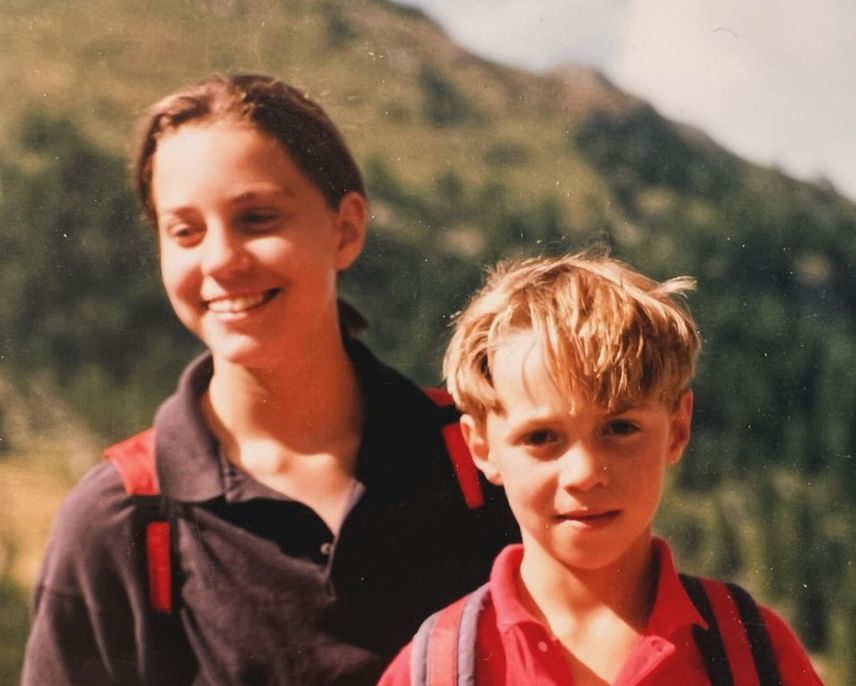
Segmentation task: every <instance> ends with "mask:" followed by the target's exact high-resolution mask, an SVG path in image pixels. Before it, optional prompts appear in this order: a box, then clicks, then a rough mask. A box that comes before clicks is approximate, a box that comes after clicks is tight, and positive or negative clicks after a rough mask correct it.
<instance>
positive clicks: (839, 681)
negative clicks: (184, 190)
mask: <svg viewBox="0 0 856 686" xmlns="http://www.w3.org/2000/svg"><path fill="white" fill-rule="evenodd" d="M238 70H240V71H257V72H271V73H275V74H277V75H279V76H281V77H282V78H284V79H286V80H289V81H291V82H292V83H295V84H297V85H299V86H301V87H303V88H304V89H306V90H307V91H308V92H309V93H310V94H311V95H312V96H313V97H315V98H316V99H317V100H319V101H320V102H321V103H322V104H323V105H324V106H325V107H326V108H327V109H328V110H329V112H330V114H331V115H332V117H333V119H334V120H335V121H336V122H337V123H338V124H339V125H340V127H341V129H342V130H343V133H344V134H345V137H346V138H347V140H348V141H349V143H350V144H351V146H352V147H353V149H354V151H355V153H356V154H357V157H358V159H359V160H360V162H361V164H362V167H363V170H364V172H365V175H366V179H367V182H368V186H369V189H370V193H371V215H372V227H371V228H372V235H371V238H370V241H369V244H368V246H367V249H366V253H365V255H364V256H363V258H361V260H360V262H359V263H358V265H357V266H356V267H355V268H354V269H353V270H352V271H351V273H349V274H347V275H346V276H345V278H344V283H343V285H344V289H345V292H346V293H347V294H348V297H349V299H350V300H351V301H352V302H353V303H354V304H355V305H357V306H358V308H359V309H360V310H361V311H363V312H364V313H365V314H366V315H367V318H368V319H369V321H370V329H369V331H368V332H367V334H366V336H365V338H366V339H367V340H368V342H369V343H370V344H372V345H373V346H374V347H375V348H376V350H377V351H378V352H379V353H380V354H381V355H382V356H383V357H385V358H386V359H387V360H388V361H390V362H392V363H394V364H396V365H397V366H399V367H400V368H402V369H403V370H404V371H406V372H407V373H409V374H410V375H411V376H413V377H415V378H417V379H419V380H421V381H425V382H432V381H433V382H436V381H437V361H438V359H439V355H440V352H441V350H442V348H443V345H444V342H445V334H446V329H447V322H448V316H449V315H450V314H451V313H452V312H454V311H455V310H456V309H458V308H459V307H460V306H461V305H462V304H463V303H464V302H465V299H466V296H467V294H468V293H469V292H470V291H471V290H472V288H473V287H474V286H475V285H476V284H477V283H478V281H479V278H480V273H481V268H482V266H483V265H486V264H490V263H492V262H494V261H495V260H496V259H498V258H501V257H505V256H510V255H521V254H526V255H531V254H541V253H554V252H563V251H567V250H575V249H578V248H580V247H584V246H587V245H589V244H590V243H591V242H592V241H598V242H600V243H602V244H605V245H607V246H609V247H610V248H611V250H612V252H613V254H615V255H616V256H618V257H621V258H623V259H627V260H628V261H630V262H631V263H633V264H635V265H636V266H638V267H640V268H641V269H642V270H643V271H646V272H648V273H651V274H652V275H654V276H657V277H668V276H674V275H678V274H692V275H694V276H696V277H697V278H698V280H699V292H698V293H697V294H696V295H694V296H693V298H692V300H691V304H692V306H693V310H694V313H695V314H696V317H697V319H698V321H699V324H700V327H701V330H702V333H703V336H704V345H705V348H704V351H703V355H702V360H701V366H700V374H699V378H698V381H697V383H696V386H695V387H696V396H697V401H696V402H697V415H696V420H695V422H694V441H693V446H692V448H691V450H690V451H689V453H688V455H687V456H686V458H685V459H684V461H683V463H682V466H681V468H680V472H679V473H678V474H677V477H676V479H675V482H674V484H673V485H672V489H671V491H670V494H669V495H668V496H667V503H666V505H665V507H664V512H663V514H662V517H661V518H660V520H659V527H660V529H661V531H663V532H666V533H668V534H669V535H670V536H671V537H672V538H673V540H674V541H675V542H676V545H677V548H678V552H679V559H680V560H681V562H682V563H683V565H684V566H685V567H686V568H687V569H688V570H690V571H694V572H698V573H706V574H711V575H727V576H730V577H732V578H735V579H736V580H738V581H740V582H741V583H743V584H745V585H747V586H748V587H749V588H751V589H752V590H753V591H754V592H756V593H757V594H758V595H759V596H760V597H761V598H763V599H764V600H765V601H767V602H769V603H771V604H773V605H774V606H775V607H776V608H777V609H778V610H780V611H781V612H782V613H783V614H784V615H785V616H787V617H788V618H789V619H790V620H791V621H792V622H793V623H794V625H795V626H796V627H797V628H798V629H799V631H800V633H801V636H802V637H803V639H804V640H805V641H806V643H807V645H808V646H809V647H810V648H811V650H812V651H813V652H814V653H815V654H816V655H817V657H818V664H819V665H821V666H822V667H823V668H825V671H824V676H825V679H826V680H827V682H828V683H829V684H832V685H833V686H835V685H838V686H843V685H846V684H856V658H854V654H856V651H853V650H852V645H853V643H854V641H856V544H854V542H853V535H852V533H850V531H849V528H850V525H851V524H852V522H853V521H854V514H855V513H856V512H855V511H856V495H854V494H856V459H854V454H856V416H854V408H856V374H854V373H853V370H854V368H856V335H854V334H856V269H854V265H856V241H854V236H856V205H854V203H853V202H851V201H849V200H847V199H845V198H843V197H842V196H840V195H839V194H838V193H837V192H836V191H835V189H834V188H832V187H830V186H829V184H828V183H825V182H818V183H815V184H807V183H800V182H797V181H794V180H792V179H790V178H788V177H786V176H785V175H783V174H782V173H780V172H779V171H777V170H774V169H764V168H760V167H758V166H755V165H751V164H748V163H746V162H745V161H743V160H741V159H740V158H738V157H737V156H735V155H733V154H732V153H730V152H729V151H727V150H724V149H722V148H721V147H719V146H718V145H716V143H715V142H714V141H712V140H710V139H709V138H708V137H706V136H705V135H704V134H703V133H701V132H699V131H697V130H693V129H690V128H688V127H684V126H680V125H677V124H675V123H673V122H670V121H668V120H666V119H664V118H663V117H661V116H660V115H659V114H658V113H657V112H656V111H655V110H654V109H653V108H652V107H650V106H649V105H648V104H646V103H644V102H642V101H640V100H639V99H637V98H634V97H632V96H630V95H628V94H625V93H622V92H621V91H619V90H618V89H616V88H615V87H614V86H613V85H611V84H610V83H609V82H608V81H607V80H606V79H605V78H604V77H603V76H602V75H600V74H598V73H596V72H594V71H592V70H589V69H586V68H582V67H575V68H568V69H564V70H560V71H557V72H555V73H553V74H550V75H533V74H529V73H526V72H523V71H519V70H514V69H509V68H507V67H500V66H497V65H495V64H492V63H489V62H486V61H484V60H481V59H479V58H476V57H474V56H472V55H470V54H468V53H466V52H465V51H463V50H462V49H460V48H459V47H457V46H455V45H454V44H453V43H451V42H450V41H449V40H448V39H447V38H446V37H445V36H444V34H443V33H442V31H441V30H440V29H439V28H438V27H437V26H436V25H435V24H433V23H432V22H431V21H429V20H427V19H426V18H425V17H424V16H423V15H422V14H421V13H419V12H416V11H413V10H410V9H404V8H402V7H399V6H396V5H394V4H391V3H390V2H387V1H385V0H348V1H347V2H345V1H343V0H340V1H335V0H287V2H283V1H282V0H280V1H278V2H273V1H267V0H261V1H254V0H171V1H170V2H166V1H165V0H150V1H149V2H145V3H140V2H132V0H109V1H108V0H91V1H90V2H86V3H63V2H59V1H57V0H51V1H48V0H6V2H4V3H2V5H0V85H2V92H3V93H4V94H5V96H6V97H5V99H4V107H3V108H1V109H0V293H2V298H0V380H2V381H3V384H0V387H2V388H6V387H7V385H8V387H9V388H11V389H12V390H9V391H8V392H3V393H0V438H2V441H0V446H4V447H5V450H7V451H11V452H10V455H12V456H11V457H6V458H4V457H3V453H2V452H0V468H3V467H4V466H8V465H4V464H3V463H4V460H5V462H7V463H8V464H9V465H14V468H15V469H19V468H20V465H21V463H22V459H23V458H21V455H23V454H27V455H29V454H32V450H33V446H35V445H39V446H43V443H39V444H35V443H34V440H35V438H34V437H35V436H36V435H38V436H39V437H40V440H41V441H44V439H45V437H46V436H47V437H48V438H49V439H51V440H52V441H53V443H52V446H53V447H52V448H50V449H45V450H42V452H45V453H49V454H50V455H53V456H54V458H52V459H53V461H54V462H67V460H63V459H61V458H59V457H56V456H58V455H62V454H71V455H72V462H73V464H74V465H80V464H81V463H83V464H85V463H87V462H89V461H92V460H94V459H95V457H96V456H95V455H91V456H90V455H88V454H84V456H83V457H81V453H86V451H83V450H81V449H80V448H79V446H80V445H81V443H82V442H81V441H80V440H75V441H69V440H68V431H67V426H68V425H67V424H64V423H62V422H59V423H57V422H51V421H44V420H42V421H39V417H40V416H42V415H44V416H47V411H46V410H45V409H44V408H45V403H48V404H49V405H51V407H52V409H53V410H56V408H57V407H61V408H63V411H64V412H65V413H66V414H70V415H71V416H73V417H76V419H75V420H73V423H74V425H75V426H76V427H77V428H76V431H77V432H78V433H80V432H82V431H83V429H84V428H85V429H86V430H87V431H89V432H91V433H92V434H93V435H96V436H99V437H101V439H102V440H105V441H106V440H109V439H112V438H116V437H119V436H121V435H123V434H126V433H128V432H130V431H133V430H135V429H138V428H140V427H142V426H144V425H146V424H147V422H148V421H149V417H150V416H151V413H152V410H153V408H154V407H155V406H156V404H157V402H158V400H159V399H161V398H163V397H164V396H165V395H166V393H168V392H169V389H170V388H171V386H172V385H173V383H174V380H175V377H176V374H177V370H178V369H180V367H181V366H182V364H183V362H184V361H186V360H187V359H188V357H189V356H190V355H191V354H192V351H193V350H195V349H196V344H195V342H194V341H193V340H191V338H190V337H189V335H187V334H185V333H184V332H182V331H181V330H180V327H179V326H178V324H177V323H176V322H175V320H174V317H173V316H172V314H171V313H170V312H169V310H168V307H167V305H166V304H165V302H164V299H163V298H162V295H161V292H160V286H159V283H158V277H157V270H156V261H155V259H154V246H153V244H152V241H151V236H150V235H149V234H148V233H147V232H146V230H145V229H144V228H142V226H141V224H140V222H139V221H138V218H137V209H136V207H135V206H134V203H133V201H132V198H131V195H130V193H129V191H128V190H127V186H126V183H125V181H124V176H125V164H126V158H127V153H128V149H129V147H130V142H129V141H130V140H131V135H130V132H131V130H132V127H133V123H134V121H135V120H136V118H137V116H138V115H139V114H140V113H141V112H142V110H143V109H144V108H145V107H146V106H147V105H148V104H149V103H150V102H152V101H153V100H154V99H156V98H157V97H159V96H161V95H163V94H165V93H166V92H168V91H169V90H170V89H172V88H175V87H177V86H179V85H183V84H186V83H189V82H194V81H197V80H200V79H201V78H204V77H205V76H207V75H208V74H210V73H211V72H214V71H227V72H231V71H238ZM46 399H48V400H46ZM69 408H73V409H69ZM64 416H65V415H64ZM69 421H72V420H69ZM60 424H61V425H62V426H63V427H66V428H62V429H60V428H57V427H58V426H59V425H60ZM38 450H41V448H38ZM28 451H29V452H28ZM93 452H94V451H93ZM24 462H26V460H24ZM50 462H51V460H50V459H48V460H46V459H41V460H33V465H34V466H33V469H34V470H35V471H34V473H42V474H44V473H46V470H47V471H50V467H47V466H46V464H48V463H50ZM10 468H11V467H10ZM76 468H77V467H75V469H76ZM66 469H67V465H66V464H62V465H58V466H57V474H60V473H63V472H64V470H66ZM15 473H16V474H17V473H18V472H15ZM57 478H60V477H57ZM21 483H29V482H27V481H26V480H22V481H21ZM50 492H51V493H52V492H53V491H50ZM34 497H39V495H38V491H35V495H34ZM2 507H3V506H2V505H0V512H3V510H2ZM0 518H2V517H0ZM10 531H11V529H10V530H7V528H0V543H3V545H4V547H5V548H6V550H5V552H4V551H0V552H4V554H2V555H0V562H4V561H5V560H7V558H9V550H14V549H15V546H16V545H18V544H16V543H15V540H16V539H15V537H16V536H17V537H21V536H23V535H25V534H22V533H21V530H20V528H18V529H15V530H14V532H11V533H10ZM43 535H44V533H43V532H42V533H38V532H35V531H34V532H33V533H32V536H35V537H38V536H42V537H43ZM10 569H11V567H10V566H9V565H8V564H5V562H4V566H0V573H3V574H4V575H5V576H3V581H2V583H0V603H7V602H10V603H12V605H13V606H14V607H15V608H20V586H21V585H22V584H24V583H26V581H25V580H24V579H23V576H22V575H20V574H19V575H18V576H15V574H14V573H13V571H10ZM7 589H8V590H7ZM16 589H17V590H16ZM15 593H18V594H19V595H17V596H16V595H15ZM8 599H11V600H8ZM15 603H18V604H17V605H16V604H15ZM5 606H6V605H2V606H0V610H2V608H3V607H5ZM15 612H17V613H18V614H14V613H12V614H9V615H8V616H10V617H11V616H13V614H14V616H16V617H18V616H19V615H20V613H19V612H18V610H16V611H15ZM15 621H16V622H17V623H15V624H14V625H12V624H10V626H9V627H6V625H5V624H0V629H2V631H0V661H2V659H3V657H2V656H3V655H9V654H11V655H14V654H15V651H16V650H17V651H18V652H19V650H20V647H19V644H18V643H16V641H19V640H20V634H21V632H22V631H23V629H22V628H21V622H20V619H18V620H15ZM15 636H18V638H17V639H16V638H15ZM3 669H4V667H2V666H0V675H2V674H3V671H2V670H3ZM13 669H14V667H10V668H9V670H13ZM9 670H7V672H8V671H9ZM9 673H11V672H9ZM0 680H2V676H0Z"/></svg>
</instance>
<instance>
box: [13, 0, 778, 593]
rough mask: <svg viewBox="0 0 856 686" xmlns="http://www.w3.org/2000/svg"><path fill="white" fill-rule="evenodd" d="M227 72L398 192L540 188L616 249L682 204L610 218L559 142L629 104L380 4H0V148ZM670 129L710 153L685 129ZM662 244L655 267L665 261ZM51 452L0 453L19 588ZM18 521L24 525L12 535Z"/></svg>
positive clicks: (51, 481) (121, 135) (603, 196)
mask: <svg viewBox="0 0 856 686" xmlns="http://www.w3.org/2000/svg"><path fill="white" fill-rule="evenodd" d="M234 70H244V71H259V72H271V73H275V74H277V75H279V76H281V77H283V78H285V79H286V80H289V81H291V82H293V83H295V84H297V85H299V86H301V87H304V88H305V89H306V90H308V91H309V92H310V94H312V95H313V96H314V97H315V98H316V99H318V100H319V101H320V102H321V103H322V104H323V105H324V106H325V107H326V108H327V109H328V110H329V111H330V113H331V115H332V117H333V118H334V120H335V121H337V122H338V123H339V124H340V126H341V128H342V129H343V132H344V134H345V136H346V138H347V139H348V140H349V142H350V143H351V145H352V146H353V148H354V150H355V152H356V153H357V156H358V157H359V158H360V160H361V162H363V164H364V166H365V165H366V164H367V163H368V162H370V161H371V160H373V159H378V158H379V159H383V160H384V161H385V163H386V164H387V165H389V166H390V168H391V169H392V171H393V172H394V173H395V175H396V176H397V177H398V178H399V179H400V180H401V181H402V182H403V183H404V184H405V185H406V186H407V187H408V188H411V189H421V188H426V189H429V188H433V186H434V183H435V181H436V179H437V178H439V177H440V176H442V175H443V174H445V173H447V172H449V171H453V172H454V173H455V174H456V175H458V176H459V177H460V178H461V180H462V181H463V182H464V183H465V185H466V186H467V187H468V188H469V187H475V188H478V187H479V186H481V185H482V184H483V183H484V182H485V181H486V180H487V179H488V178H492V179H494V180H496V179H497V178H498V179H500V180H501V181H502V182H503V183H504V184H505V185H506V186H507V187H508V188H509V189H510V190H509V193H510V194H511V197H510V198H509V200H508V202H509V204H510V205H514V204H521V205H527V204H530V203H533V202H535V201H537V200H538V199H539V198H541V197H543V196H544V195H545V194H547V193H550V194H555V195H556V196H557V197H558V199H559V200H560V202H561V203H562V204H563V206H564V210H565V211H566V213H567V215H568V216H569V217H572V218H573V221H572V222H571V226H572V227H573V228H579V229H580V230H582V229H585V228H590V226H591V225H592V223H594V222H599V221H609V222H610V223H611V224H613V225H614V226H616V227H619V229H620V230H622V231H624V232H626V235H627V237H628V238H627V240H628V242H632V241H633V240H635V239H634V235H637V234H638V233H639V231H640V228H639V226H637V224H640V223H641V224H642V225H643V226H646V225H648V223H651V224H655V222H656V220H657V213H658V211H660V209H663V208H665V209H669V208H670V207H672V206H673V205H674V204H675V203H676V202H678V201H679V200H683V199H682V198H680V197H679V196H678V195H677V194H675V193H673V192H671V191H664V190H662V189H651V190H647V191H644V192H642V193H640V195H639V200H640V206H639V212H640V213H639V215H638V216H636V217H633V218H628V217H625V216H624V212H625V209H622V204H621V203H620V202H615V201H614V190H613V189H612V188H611V187H610V185H609V182H608V181H607V180H606V179H605V178H604V177H603V176H602V175H601V173H600V172H599V171H597V170H595V169H593V168H592V167H591V166H590V165H589V164H588V163H587V162H586V160H585V159H584V158H583V157H582V156H581V155H579V154H577V153H576V151H575V149H574V147H573V144H572V143H570V142H569V131H573V130H574V129H575V127H577V126H578V124H579V123H580V121H581V120H583V119H584V118H585V117H587V116H588V115H589V114H591V112H593V111H595V110H607V111H614V112H627V111H629V110H632V109H633V108H636V107H638V106H639V105H640V103H638V102H637V101H635V100H634V99H632V98H630V97H628V96H626V95H624V94H621V93H620V92H618V91H616V90H615V89H614V88H612V87H611V86H609V84H607V83H605V82H603V81H601V80H600V79H599V78H598V77H597V76H596V75H595V74H593V73H592V72H590V71H586V70H579V69H577V70H570V71H564V72H561V73H557V74H555V75H552V76H533V75H531V74H527V73H524V72H520V71H516V70H513V69H507V68H499V67H496V66H495V65H491V64H489V63H486V62H484V61H482V60H479V59H476V58H474V57H472V56H470V55H468V54H467V53H465V52H463V51H462V50H460V49H459V48H457V47H456V46H454V45H453V44H452V43H451V42H450V41H449V40H448V39H447V38H446V37H445V36H444V35H443V34H442V32H441V31H440V30H439V28H438V27H437V26H435V25H434V24H432V23H431V22H430V21H428V20H426V19H425V18H424V17H423V16H422V15H420V14H419V13H417V12H413V11H409V10H402V9H397V8H395V7H394V6H392V5H390V4H388V3H386V2H384V1H382V0H348V1H347V2H344V1H342V2H333V1H332V0H330V1H328V0H288V2H282V1H277V2H274V1H272V0H259V1H257V2H256V1H252V0H150V1H148V2H146V3H139V2H135V1H134V0H90V1H89V2H86V3H63V2H59V1H57V0H53V1H48V0H7V1H6V2H4V3H3V4H2V6H0V87H2V91H3V92H4V94H7V97H6V98H5V100H4V107H3V108H2V109H0V144H2V145H4V146H5V147H6V149H8V150H12V149H14V147H15V145H16V141H15V127H14V124H15V122H16V121H17V119H18V118H19V117H20V116H21V115H22V113H24V112H25V111H28V110H30V109H32V108H33V107H39V108H44V109H47V110H51V111H55V112H57V113H61V114H62V115H64V116H68V117H70V118H71V119H72V120H74V121H75V122H76V123H78V124H79V125H80V126H81V127H82V128H83V130H84V131H85V133H86V134H87V135H88V136H89V137H91V138H92V139H93V140H95V141H96V142H97V143H98V144H99V145H101V146H102V147H103V148H104V149H106V150H108V151H110V152H113V153H124V152H126V151H127V147H128V140H129V138H128V131H129V130H130V128H131V126H132V123H133V121H134V120H135V119H136V118H137V116H138V114H139V113H140V111H141V110H142V108H144V107H145V106H146V105H147V104H148V103H150V102H151V101H152V100H154V99H155V98H156V97H158V96H159V95H161V94H163V93H165V92H167V91H168V90H169V89H171V88H174V87H176V86H179V85H181V84H184V83H188V82H193V81H196V80H198V79H200V78H202V77H204V76H205V75H207V74H209V73H211V72H213V71H234ZM432 76H434V77H436V78H437V79H438V80H439V81H437V82H438V83H440V84H441V86H443V87H445V88H449V89H451V92H452V93H453V95H454V97H455V98H458V99H460V102H461V103H462V106H463V110H465V111H468V112H469V115H468V116H464V117H462V118H461V119H460V120H459V121H454V122H450V123H447V124H446V125H441V124H437V123H434V124H431V123H430V122H427V121H426V112H425V109H426V95H425V85H424V84H425V82H426V79H428V80H429V81H430V78H431V77H432ZM684 134H685V135H688V136H690V137H691V138H693V139H694V140H699V139H702V143H703V145H704V146H705V147H707V148H709V149H710V150H711V151H713V152H714V153H715V152H717V150H716V147H715V145H713V144H712V143H711V142H709V141H704V140H703V137H701V136H700V134H698V133H696V132H689V131H686V130H684ZM497 148H500V149H506V150H508V149H511V150H515V151H517V153H516V157H517V159H516V161H515V162H514V163H512V164H507V165H498V164H496V163H494V162H492V161H491V159H492V157H491V155H492V153H493V152H495V151H496V150H497ZM426 151H427V152H428V153H429V154H426ZM745 168H746V169H748V170H749V176H748V179H747V183H748V184H751V185H753V186H756V187H758V188H763V187H765V186H766V185H771V184H772V183H773V181H775V180H776V179H777V177H776V175H775V174H773V173H771V172H769V171H767V170H762V169H758V168H754V167H752V168H750V167H748V166H747V167H745ZM776 183H778V181H776ZM426 192H427V191H426ZM432 192H433V191H432ZM687 204H688V205H691V206H690V207H689V209H688V210H687V216H688V217H697V216H698V215H704V214H705V213H710V212H712V210H711V208H710V207H709V206H708V205H707V204H706V201H705V199H689V200H688V201H687ZM713 216H714V218H715V216H716V215H715V212H713ZM381 219H382V218H380V217H379V220H378V221H377V222H376V223H377V224H383V222H382V221H381ZM712 223H714V224H715V221H714V222H712ZM470 228H472V227H470ZM489 229H490V227H481V226H480V227H476V228H474V229H473V230H474V231H476V232H486V231H489ZM0 230H2V227H0ZM414 231H415V232H416V233H418V229H417V228H415V227H414ZM619 237H620V235H619ZM670 240H671V239H669V238H664V243H663V244H662V246H660V247H658V250H657V259H659V260H660V261H662V262H666V263H669V264H671V265H672V266H673V268H680V262H679V260H680V253H679V251H678V252H677V253H676V252H675V250H676V247H675V242H671V243H670V242H669V241H670ZM676 264H677V266H675V265H676ZM24 445H26V444H24ZM65 450H67V448H66V447H53V446H50V445H48V444H46V443H45V444H41V445H37V446H32V447H29V448H28V449H27V452H26V453H20V454H14V455H10V456H8V457H6V456H4V457H3V458H2V460H0V484H3V487H2V490H0V513H2V516H0V521H2V522H3V525H2V528H0V534H2V535H3V536H4V537H11V538H12V539H14V540H16V541H17V543H16V547H15V550H16V554H15V557H14V558H12V562H11V566H10V567H9V568H8V570H7V571H8V573H9V574H10V575H11V576H10V578H13V579H15V580H16V582H18V583H22V584H28V583H29V581H30V580H31V579H32V575H33V573H34V570H35V564H36V562H35V561H36V560H37V559H38V557H39V555H40V553H39V551H40V550H41V546H42V545H43V542H42V541H43V539H44V535H45V534H46V531H47V522H48V521H49V519H50V516H51V514H52V513H53V511H54V509H55V507H56V506H57V503H58V500H59V498H60V497H61V494H62V493H63V492H64V490H65V488H66V487H67V485H68V484H69V483H70V481H69V480H68V479H69V477H68V476H67V475H66V474H65V471H66V470H65V467H64V466H57V465H58V464H62V465H64V462H65V460H64V457H65V456H64V452H63V451H65ZM33 465H35V469H31V466H33ZM13 484H14V486H15V487H14V488H12V485H13ZM22 508H26V509H22ZM29 524H32V525H33V528H32V529H31V530H30V531H29V532H28V531H26V529H24V528H22V527H23V525H29Z"/></svg>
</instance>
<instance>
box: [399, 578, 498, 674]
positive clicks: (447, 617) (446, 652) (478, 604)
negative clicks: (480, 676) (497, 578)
mask: <svg viewBox="0 0 856 686" xmlns="http://www.w3.org/2000/svg"><path fill="white" fill-rule="evenodd" d="M489 597H490V586H489V584H484V585H483V586H480V587H479V588H477V589H476V590H475V591H473V592H472V593H470V594H469V595H467V596H464V597H463V598H461V599H460V600H458V601H457V602H455V603H453V604H452V605H449V606H447V607H445V608H443V609H442V610H440V611H439V612H435V613H434V614H433V615H431V616H430V617H429V618H428V619H426V620H425V621H424V622H423V623H422V626H420V627H419V630H418V631H417V632H416V636H414V638H413V644H412V646H411V653H410V686H475V685H476V646H477V642H478V624H479V616H480V615H481V611H482V610H483V609H484V607H485V605H486V604H487V602H488V599H489Z"/></svg>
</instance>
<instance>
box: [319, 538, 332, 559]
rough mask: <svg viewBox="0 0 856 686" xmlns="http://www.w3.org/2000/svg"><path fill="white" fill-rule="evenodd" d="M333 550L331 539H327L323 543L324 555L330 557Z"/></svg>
mask: <svg viewBox="0 0 856 686" xmlns="http://www.w3.org/2000/svg"><path fill="white" fill-rule="evenodd" d="M332 552H333V544H332V543H330V542H329V541H325V542H324V543H322V544H321V554H322V555H323V556H324V557H330V553H332Z"/></svg>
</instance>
